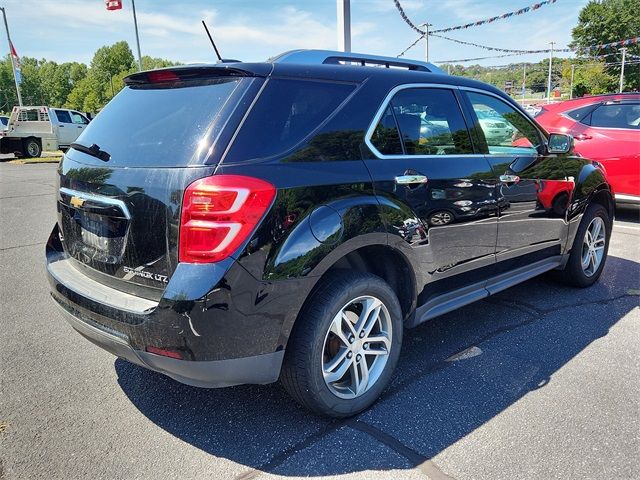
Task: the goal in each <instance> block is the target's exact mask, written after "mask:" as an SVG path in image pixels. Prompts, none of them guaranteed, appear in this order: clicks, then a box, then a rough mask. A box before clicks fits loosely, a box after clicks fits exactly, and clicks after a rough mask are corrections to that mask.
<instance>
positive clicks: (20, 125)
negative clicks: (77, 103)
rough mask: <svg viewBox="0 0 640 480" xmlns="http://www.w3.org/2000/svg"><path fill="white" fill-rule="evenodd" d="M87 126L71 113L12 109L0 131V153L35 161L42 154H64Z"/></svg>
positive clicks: (80, 117)
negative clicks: (48, 152)
mask: <svg viewBox="0 0 640 480" xmlns="http://www.w3.org/2000/svg"><path fill="white" fill-rule="evenodd" d="M88 124H89V119H88V118H87V117H86V116H85V115H84V114H82V113H80V112H76V111H75V110H67V109H64V108H51V107H42V106H38V107H13V110H12V111H11V115H10V116H9V121H8V123H7V126H6V128H5V129H4V130H0V153H13V154H15V155H16V156H23V157H24V156H27V157H39V156H40V155H41V154H42V151H43V150H58V149H60V150H63V151H64V150H66V149H68V148H69V145H71V144H72V143H73V142H75V141H76V139H77V138H78V137H79V136H80V134H81V133H82V131H83V130H84V129H85V128H86V126H87V125H88Z"/></svg>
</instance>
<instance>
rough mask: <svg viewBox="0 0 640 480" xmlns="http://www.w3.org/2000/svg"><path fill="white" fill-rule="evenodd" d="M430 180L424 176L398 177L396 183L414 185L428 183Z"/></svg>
mask: <svg viewBox="0 0 640 480" xmlns="http://www.w3.org/2000/svg"><path fill="white" fill-rule="evenodd" d="M428 181H429V179H428V178H427V177H425V176H424V175H398V176H397V177H396V183H397V184H398V185H413V184H415V183H427V182H428Z"/></svg>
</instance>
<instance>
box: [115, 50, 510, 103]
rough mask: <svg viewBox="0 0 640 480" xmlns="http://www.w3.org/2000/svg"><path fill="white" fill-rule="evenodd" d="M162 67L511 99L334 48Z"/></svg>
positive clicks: (436, 73) (391, 60)
mask: <svg viewBox="0 0 640 480" xmlns="http://www.w3.org/2000/svg"><path fill="white" fill-rule="evenodd" d="M385 67H386V68H385ZM160 70H173V71H176V72H179V71H182V72H184V73H185V74H192V72H193V73H194V74H195V75H197V76H200V75H206V74H211V75H217V74H224V75H239V76H242V75H246V76H256V77H288V78H301V79H317V80H328V81H344V82H355V83H361V82H364V81H365V80H368V79H381V80H384V81H386V82H388V83H389V84H394V83H395V84H397V85H401V84H408V83H429V84H444V85H454V86H461V87H469V88H477V89H480V90H485V91H489V92H491V93H493V94H495V95H498V96H500V97H503V98H505V99H508V100H510V101H511V102H512V103H513V100H512V99H511V97H509V96H508V95H506V94H505V93H504V92H503V91H502V90H499V89H497V88H495V87H493V86H492V85H488V84H486V83H483V82H478V81H476V80H471V79H469V78H465V77H457V76H453V75H447V74H446V73H444V72H443V71H442V70H441V69H440V68H438V67H437V66H435V65H433V64H431V63H427V62H421V61H418V60H411V59H404V58H395V57H382V56H378V55H368V54H360V53H347V52H337V51H331V50H294V51H290V52H285V53H282V54H280V55H277V56H276V57H273V58H271V59H269V60H267V61H266V62H256V63H252V62H240V61H234V60H223V61H222V62H219V63H215V64H190V65H181V66H175V67H167V68H163V69H160ZM147 73H148V72H140V73H135V74H132V75H130V76H129V77H127V78H125V83H127V84H130V83H136V82H137V81H139V80H143V81H144V77H145V75H146V74H147Z"/></svg>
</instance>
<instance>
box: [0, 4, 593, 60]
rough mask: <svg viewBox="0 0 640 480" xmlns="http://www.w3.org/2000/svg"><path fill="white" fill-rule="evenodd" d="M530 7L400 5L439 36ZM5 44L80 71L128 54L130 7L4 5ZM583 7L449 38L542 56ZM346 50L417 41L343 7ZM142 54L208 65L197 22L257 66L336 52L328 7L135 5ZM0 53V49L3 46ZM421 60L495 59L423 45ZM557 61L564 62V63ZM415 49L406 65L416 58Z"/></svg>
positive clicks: (378, 12) (391, 22)
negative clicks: (107, 54) (287, 55)
mask: <svg viewBox="0 0 640 480" xmlns="http://www.w3.org/2000/svg"><path fill="white" fill-rule="evenodd" d="M536 1H539V0H519V1H497V0H488V1H474V0H439V1H437V0H401V3H402V5H403V6H404V8H405V10H406V12H407V14H408V15H409V17H410V18H411V19H412V20H413V21H414V22H415V23H423V22H425V21H428V22H429V23H431V24H433V25H434V27H433V28H444V27H449V26H454V25H458V24H464V23H468V22H471V21H475V20H479V19H483V18H487V17H491V16H494V15H498V14H502V13H505V12H508V11H512V10H517V9H519V8H522V7H525V6H528V5H531V4H533V3H535V2H536ZM2 3H3V4H4V6H5V7H6V10H7V15H8V18H9V26H10V29H11V35H12V39H13V43H14V45H15V47H16V49H17V51H18V54H19V55H21V56H30V57H37V58H43V57H44V58H47V59H51V60H55V61H58V62H64V61H73V60H75V61H82V62H86V63H88V62H89V61H90V60H91V57H92V55H93V52H94V51H95V50H96V49H97V48H98V47H100V46H102V45H105V44H110V43H113V42H116V41H118V40H126V41H128V42H129V44H130V45H131V46H132V48H133V46H134V31H133V21H132V15H131V10H130V7H131V4H130V0H123V3H124V9H123V10H121V11H116V12H108V11H107V10H106V8H105V6H104V1H103V0H4V1H3V2H2ZM586 3H587V0H558V2H557V3H556V4H552V5H547V6H544V7H542V8H540V9H539V10H537V11H534V12H530V13H527V14H524V15H521V16H517V17H512V18H510V19H507V20H501V21H497V22H494V23H492V24H489V25H484V26H480V27H474V28H469V29H467V30H460V31H455V32H450V33H448V34H447V35H449V36H451V37H453V38H457V39H460V40H464V41H470V42H475V43H480V44H484V45H491V46H498V47H503V48H512V49H543V48H548V46H549V42H550V41H554V42H556V45H557V46H558V47H564V46H566V45H567V43H568V42H569V41H570V40H571V29H572V27H573V26H574V25H575V24H576V23H577V20H578V14H579V12H580V9H581V8H582V7H583V6H584V5H586ZM351 9H352V27H351V28H352V50H353V51H356V52H365V53H373V54H378V55H390V56H396V55H397V54H398V53H400V51H402V50H403V49H404V48H405V47H407V46H408V45H409V44H410V43H412V42H413V41H414V40H415V39H416V38H417V35H416V34H415V33H414V32H413V31H412V30H411V29H410V28H409V27H408V26H407V25H406V24H405V23H404V22H403V21H402V19H401V18H400V15H399V14H398V12H397V11H396V9H395V6H394V3H393V0H352V1H351ZM136 10H137V12H138V24H139V28H140V37H141V38H140V42H141V48H142V53H143V55H151V56H154V57H163V58H168V59H171V60H176V61H180V62H185V63H191V62H203V61H204V62H208V61H212V60H213V59H214V56H213V51H212V50H211V46H210V45H209V42H208V40H207V38H206V36H205V33H204V32H203V30H202V26H201V25H200V20H202V19H204V20H205V21H206V22H207V23H208V25H209V26H210V28H211V29H212V31H213V35H214V38H215V40H216V43H217V44H218V46H219V48H220V50H221V51H222V54H223V56H224V57H226V58H237V59H240V60H245V61H260V60H264V59H266V58H268V57H270V56H273V55H275V54H277V53H280V52H283V51H286V50H291V49H295V48H320V49H331V50H334V49H336V46H337V40H336V2H335V0H304V1H287V0H275V1H259V0H253V1H251V0H215V1H213V0H211V1H206V0H184V1H180V0H175V1H169V0H136ZM0 45H3V46H5V48H6V42H5V41H4V40H3V41H2V43H0ZM430 51H431V60H449V59H459V58H471V57H483V56H488V55H492V54H495V53H492V52H488V51H486V50H482V49H479V48H476V47H470V46H464V45H458V44H455V43H451V42H448V41H445V40H441V39H437V38H432V39H431V41H430ZM565 55H566V54H565ZM423 56H424V45H423V44H422V43H420V44H419V45H417V46H416V47H414V48H413V49H412V50H410V51H409V52H408V53H407V57H409V58H416V59H422V58H423ZM543 57H545V55H527V56H520V57H513V58H496V59H489V60H484V61H479V62H474V63H480V64H483V65H501V64H506V63H510V62H520V61H524V60H526V61H537V60H540V59H542V58H543Z"/></svg>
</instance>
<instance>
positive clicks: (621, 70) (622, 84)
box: [619, 47, 627, 93]
mask: <svg viewBox="0 0 640 480" xmlns="http://www.w3.org/2000/svg"><path fill="white" fill-rule="evenodd" d="M620 51H621V52H622V65H621V67H620V90H619V92H620V93H622V90H623V88H624V61H625V58H626V56H627V49H626V47H622V48H621V49H620Z"/></svg>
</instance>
